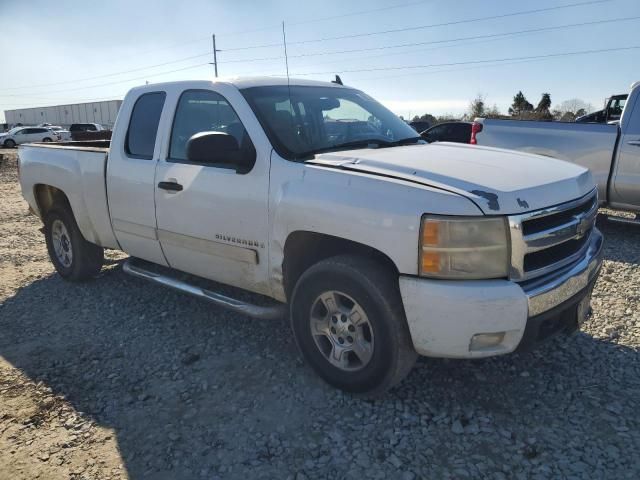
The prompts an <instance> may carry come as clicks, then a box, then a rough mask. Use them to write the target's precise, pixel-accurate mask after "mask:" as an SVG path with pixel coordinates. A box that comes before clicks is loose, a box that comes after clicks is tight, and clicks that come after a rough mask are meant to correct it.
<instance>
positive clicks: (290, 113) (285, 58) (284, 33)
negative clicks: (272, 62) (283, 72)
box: [282, 20, 295, 131]
mask: <svg viewBox="0 0 640 480" xmlns="http://www.w3.org/2000/svg"><path fill="white" fill-rule="evenodd" d="M282 44H283V45H284V64H285V66H286V67H287V92H288V94H289V117H290V118H291V130H292V131H295V130H294V124H293V101H292V100H291V80H290V79H289V56H288V55H287V34H286V32H285V30H284V20H283V21H282Z"/></svg>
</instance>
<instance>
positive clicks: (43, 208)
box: [34, 184, 72, 220]
mask: <svg viewBox="0 0 640 480" xmlns="http://www.w3.org/2000/svg"><path fill="white" fill-rule="evenodd" d="M34 195H35V198H36V203H37V204H38V211H39V213H40V218H41V219H42V220H44V217H45V216H46V215H47V213H48V212H49V210H51V209H52V208H53V207H54V206H61V207H63V208H67V209H69V211H72V210H71V204H70V203H69V199H68V198H67V196H66V195H65V193H64V192H63V191H62V190H60V189H59V188H56V187H52V186H51V185H43V184H38V185H36V186H35V187H34Z"/></svg>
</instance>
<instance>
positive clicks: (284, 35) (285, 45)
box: [282, 20, 290, 86]
mask: <svg viewBox="0 0 640 480" xmlns="http://www.w3.org/2000/svg"><path fill="white" fill-rule="evenodd" d="M282 44H283V45H284V64H285V67H286V68H287V86H290V83H289V56H288V55H287V33H286V32H285V30H284V20H283V21H282Z"/></svg>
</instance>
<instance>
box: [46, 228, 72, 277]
mask: <svg viewBox="0 0 640 480" xmlns="http://www.w3.org/2000/svg"><path fill="white" fill-rule="evenodd" d="M51 240H52V243H53V250H54V253H55V255H56V258H57V259H58V261H59V262H60V263H61V264H62V265H63V266H64V267H70V266H71V262H72V261H73V250H72V248H71V238H70V236H69V232H68V231H67V227H66V226H65V224H64V223H63V222H62V221H61V220H54V221H53V224H52V225H51Z"/></svg>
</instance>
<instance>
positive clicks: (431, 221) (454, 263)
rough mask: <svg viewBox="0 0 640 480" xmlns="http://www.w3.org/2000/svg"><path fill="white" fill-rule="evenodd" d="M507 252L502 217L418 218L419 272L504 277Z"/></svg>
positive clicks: (444, 275) (456, 277)
mask: <svg viewBox="0 0 640 480" xmlns="http://www.w3.org/2000/svg"><path fill="white" fill-rule="evenodd" d="M508 255H509V248H508V236H507V226H506V219H505V218H503V217H444V216H435V215H434V216H428V215H425V216H424V217H423V218H422V231H421V234H420V261H419V267H420V275H424V276H428V277H433V278H451V279H482V278H501V277H506V276H507V274H508V268H509V258H508Z"/></svg>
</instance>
